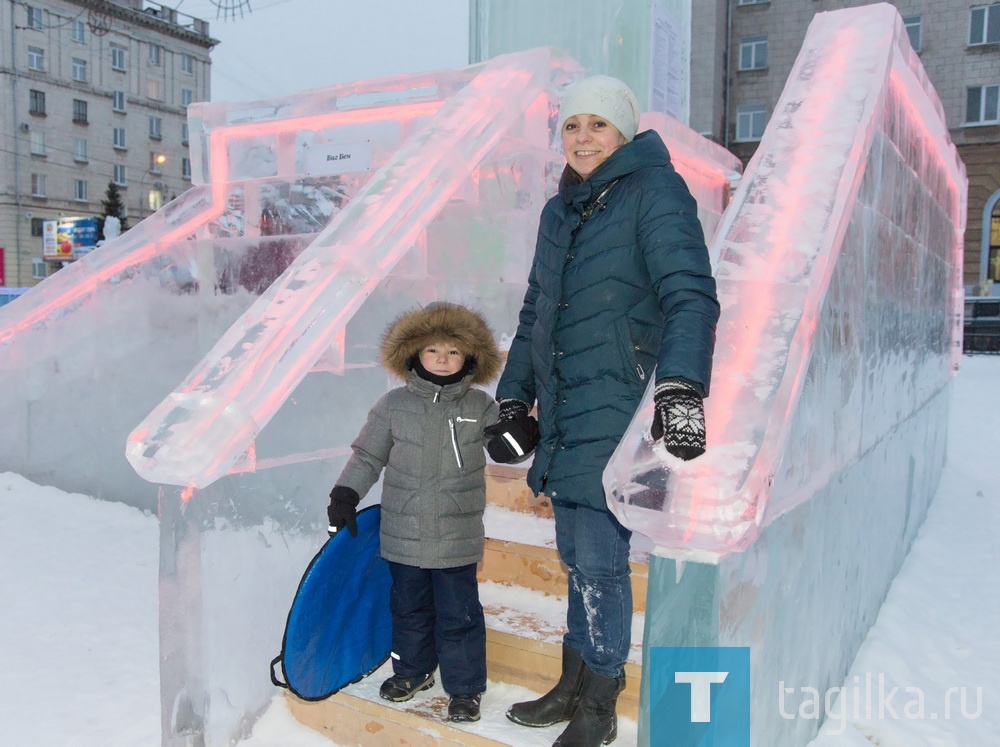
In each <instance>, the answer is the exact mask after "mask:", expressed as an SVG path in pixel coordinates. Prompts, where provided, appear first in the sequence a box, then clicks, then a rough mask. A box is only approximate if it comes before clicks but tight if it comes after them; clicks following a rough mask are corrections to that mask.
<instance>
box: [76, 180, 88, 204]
mask: <svg viewBox="0 0 1000 747" xmlns="http://www.w3.org/2000/svg"><path fill="white" fill-rule="evenodd" d="M73 199H74V200H76V201H77V202H86V201H87V181H86V179H74V180H73Z"/></svg>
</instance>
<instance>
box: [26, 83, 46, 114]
mask: <svg viewBox="0 0 1000 747" xmlns="http://www.w3.org/2000/svg"><path fill="white" fill-rule="evenodd" d="M28 113H29V114H37V115H39V116H42V117H44V116H45V91H36V90H34V89H32V90H30V91H29V92H28Z"/></svg>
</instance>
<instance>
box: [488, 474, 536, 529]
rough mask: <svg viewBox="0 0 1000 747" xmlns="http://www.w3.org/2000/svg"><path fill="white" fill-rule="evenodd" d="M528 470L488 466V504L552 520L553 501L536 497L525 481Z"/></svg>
mask: <svg viewBox="0 0 1000 747" xmlns="http://www.w3.org/2000/svg"><path fill="white" fill-rule="evenodd" d="M527 475H528V470H527V469H525V468H524V467H516V466H511V465H506V464H487V465H486V503H487V504H489V505H491V506H499V507H501V508H506V509H508V510H510V511H517V512H519V513H523V514H531V515H533V516H539V517H542V518H547V519H551V518H552V501H550V500H549V499H548V498H547V497H546V496H545V494H544V493H542V494H541V495H539V496H537V497H536V496H535V495H534V494H533V493H532V492H531V488H529V487H528V483H527V482H526V481H525V480H526V478H527Z"/></svg>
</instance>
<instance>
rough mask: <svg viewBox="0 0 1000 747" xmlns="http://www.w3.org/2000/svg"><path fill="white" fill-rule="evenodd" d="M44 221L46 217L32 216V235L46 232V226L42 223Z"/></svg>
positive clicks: (35, 235)
mask: <svg viewBox="0 0 1000 747" xmlns="http://www.w3.org/2000/svg"><path fill="white" fill-rule="evenodd" d="M44 221H45V218H32V219H31V235H32V236H33V237H38V236H41V235H42V234H43V233H44V231H45V227H44V226H43V225H42V223H43V222H44Z"/></svg>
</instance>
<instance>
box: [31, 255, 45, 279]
mask: <svg viewBox="0 0 1000 747" xmlns="http://www.w3.org/2000/svg"><path fill="white" fill-rule="evenodd" d="M48 272H49V266H48V265H47V264H46V263H45V260H44V259H42V258H41V257H32V258H31V277H32V279H33V280H45V278H46V277H48Z"/></svg>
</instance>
